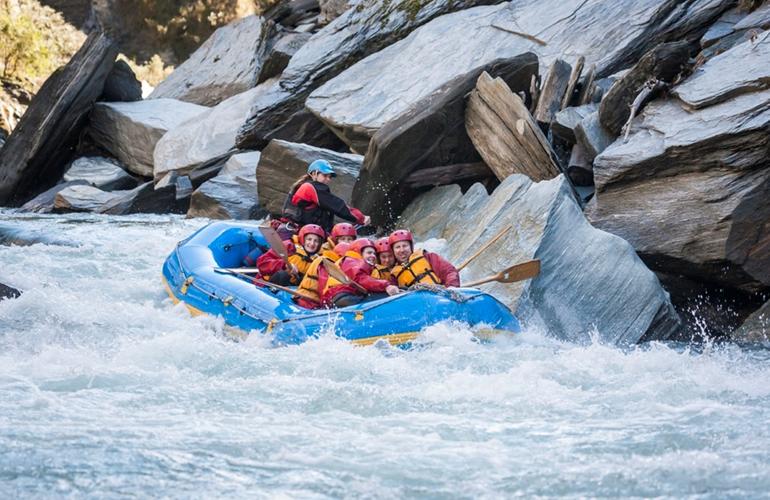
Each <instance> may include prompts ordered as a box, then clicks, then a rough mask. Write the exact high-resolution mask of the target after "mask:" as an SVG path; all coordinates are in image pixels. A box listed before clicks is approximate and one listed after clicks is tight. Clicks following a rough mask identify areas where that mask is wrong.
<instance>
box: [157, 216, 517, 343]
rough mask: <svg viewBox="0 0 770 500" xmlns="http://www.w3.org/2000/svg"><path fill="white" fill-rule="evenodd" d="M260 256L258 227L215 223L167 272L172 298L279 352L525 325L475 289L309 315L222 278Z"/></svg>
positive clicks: (283, 298)
mask: <svg viewBox="0 0 770 500" xmlns="http://www.w3.org/2000/svg"><path fill="white" fill-rule="evenodd" d="M255 248H267V242H266V241H265V239H264V237H263V236H262V234H261V233H260V232H259V229H258V226H256V225H250V224H247V223H242V222H239V223H232V222H214V223H211V224H209V225H208V226H206V227H204V228H202V229H200V230H198V231H197V232H195V233H194V234H193V235H192V236H190V237H189V238H187V239H185V240H183V241H181V242H180V243H179V244H177V246H176V248H175V249H174V251H173V252H171V255H169V256H168V258H167V259H166V262H165V263H164V264H163V281H164V283H165V285H166V290H167V292H168V294H169V296H170V297H171V298H172V300H174V302H183V303H184V304H185V305H186V306H187V308H188V309H189V310H190V311H191V312H192V313H193V314H203V313H206V314H211V315H214V316H222V317H223V318H224V320H225V322H226V323H227V324H228V325H231V326H233V327H236V328H238V329H239V330H242V331H244V332H247V333H253V332H255V331H256V332H260V333H263V334H269V335H272V339H273V342H274V343H275V344H277V345H285V344H298V343H301V342H303V341H305V340H307V339H308V338H310V337H314V336H318V335H320V334H322V333H325V332H329V331H334V332H335V334H336V335H339V336H341V337H343V338H345V339H348V340H350V341H352V342H354V343H356V344H362V345H366V344H372V343H374V342H376V341H377V340H379V339H387V340H388V341H389V342H390V343H391V344H394V345H399V344H404V343H408V342H410V341H412V340H413V339H414V338H415V337H416V336H417V335H418V333H419V332H420V330H421V329H423V328H424V327H426V326H429V325H432V324H435V323H437V322H439V321H442V320H457V321H462V322H465V323H467V324H468V325H470V326H472V327H476V328H477V330H478V331H479V332H481V333H483V334H484V335H489V334H490V333H497V332H500V331H507V332H514V333H515V332H518V331H519V322H518V320H517V319H516V317H515V316H514V315H513V314H512V313H511V311H510V310H509V309H508V308H507V307H506V306H505V305H503V304H502V303H500V301H498V300H497V299H495V298H494V297H492V296H491V295H489V294H486V293H484V292H481V291H479V290H476V289H471V288H458V289H452V293H436V292H432V291H425V290H420V291H408V292H404V293H401V294H398V295H395V296H392V297H388V298H384V299H379V300H373V301H369V302H364V303H362V304H358V305H355V306H350V307H345V308H340V309H321V310H309V309H305V308H302V307H299V306H297V305H295V303H294V302H293V301H292V297H291V295H290V294H289V293H287V292H284V291H278V290H274V289H270V288H260V287H257V286H254V285H253V284H251V283H250V282H249V281H247V280H246V279H244V278H243V277H239V276H237V275H233V274H228V273H226V272H223V271H222V270H221V269H222V268H238V267H241V266H242V265H243V263H242V261H243V258H244V257H245V256H246V254H247V253H249V252H250V251H252V250H254V249H255Z"/></svg>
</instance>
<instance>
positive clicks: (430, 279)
mask: <svg viewBox="0 0 770 500" xmlns="http://www.w3.org/2000/svg"><path fill="white" fill-rule="evenodd" d="M390 272H391V275H393V276H395V277H396V281H398V286H401V287H407V286H412V285H414V284H415V283H426V284H430V285H440V284H441V280H440V279H439V278H438V276H436V273H434V272H433V269H432V268H431V267H430V262H428V259H426V258H425V254H424V250H422V249H420V250H415V251H414V252H412V255H410V256H409V260H408V261H407V262H406V264H396V265H395V266H394V267H393V269H392V270H391V271H390Z"/></svg>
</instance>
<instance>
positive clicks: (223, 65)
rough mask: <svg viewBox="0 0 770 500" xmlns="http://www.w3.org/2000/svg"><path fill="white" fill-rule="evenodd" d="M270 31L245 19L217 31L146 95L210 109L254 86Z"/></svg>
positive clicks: (257, 21) (256, 18) (250, 18)
mask: <svg viewBox="0 0 770 500" xmlns="http://www.w3.org/2000/svg"><path fill="white" fill-rule="evenodd" d="M270 30H271V28H270V27H269V26H268V25H267V24H266V23H265V21H264V20H263V19H262V18H261V17H259V16H253V15H252V16H248V17H245V18H243V19H239V20H237V21H235V22H233V23H230V24H228V25H227V26H223V27H221V28H219V29H217V30H216V31H215V32H214V33H213V34H212V35H211V36H210V37H209V39H208V40H206V41H205V42H204V43H203V45H201V46H200V47H199V48H198V50H196V51H195V52H194V53H193V54H192V55H191V56H190V57H189V59H187V60H186V61H185V62H184V63H182V64H181V65H180V66H179V67H177V68H176V69H175V70H174V72H173V73H171V75H170V76H169V77H168V78H166V79H165V80H163V81H162V82H161V83H160V84H159V85H158V86H157V87H156V88H155V90H153V92H152V94H150V99H157V98H161V97H165V98H171V99H179V100H182V101H187V102H191V103H195V104H201V105H203V106H213V105H216V104H219V103H220V102H222V101H224V100H225V99H227V98H229V97H232V96H234V95H236V94H240V93H242V92H245V91H247V90H249V89H250V88H252V87H254V86H255V85H256V84H257V80H258V78H259V73H260V71H261V69H262V64H263V62H264V58H265V50H266V47H265V45H266V43H265V39H266V38H267V36H268V34H269V32H270Z"/></svg>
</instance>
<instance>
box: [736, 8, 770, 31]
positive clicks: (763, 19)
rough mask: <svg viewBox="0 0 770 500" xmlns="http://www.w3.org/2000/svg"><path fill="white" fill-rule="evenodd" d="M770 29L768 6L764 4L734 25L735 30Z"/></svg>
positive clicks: (769, 9)
mask: <svg viewBox="0 0 770 500" xmlns="http://www.w3.org/2000/svg"><path fill="white" fill-rule="evenodd" d="M753 28H758V29H767V28H770V4H769V3H767V2H765V3H764V4H763V5H761V6H760V7H759V8H757V9H756V10H755V11H754V12H752V13H750V14H748V15H747V16H746V17H744V18H743V19H741V20H740V21H738V22H737V23H735V30H746V29H753Z"/></svg>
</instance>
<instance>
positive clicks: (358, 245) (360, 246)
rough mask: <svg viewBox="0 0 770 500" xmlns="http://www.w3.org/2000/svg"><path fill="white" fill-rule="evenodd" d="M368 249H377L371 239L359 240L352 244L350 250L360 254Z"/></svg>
mask: <svg viewBox="0 0 770 500" xmlns="http://www.w3.org/2000/svg"><path fill="white" fill-rule="evenodd" d="M366 247H372V248H376V247H375V246H374V242H373V241H372V240H370V239H369V238H358V239H357V240H356V241H354V242H353V243H351V244H350V249H351V250H353V251H355V252H358V253H364V248H366Z"/></svg>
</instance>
